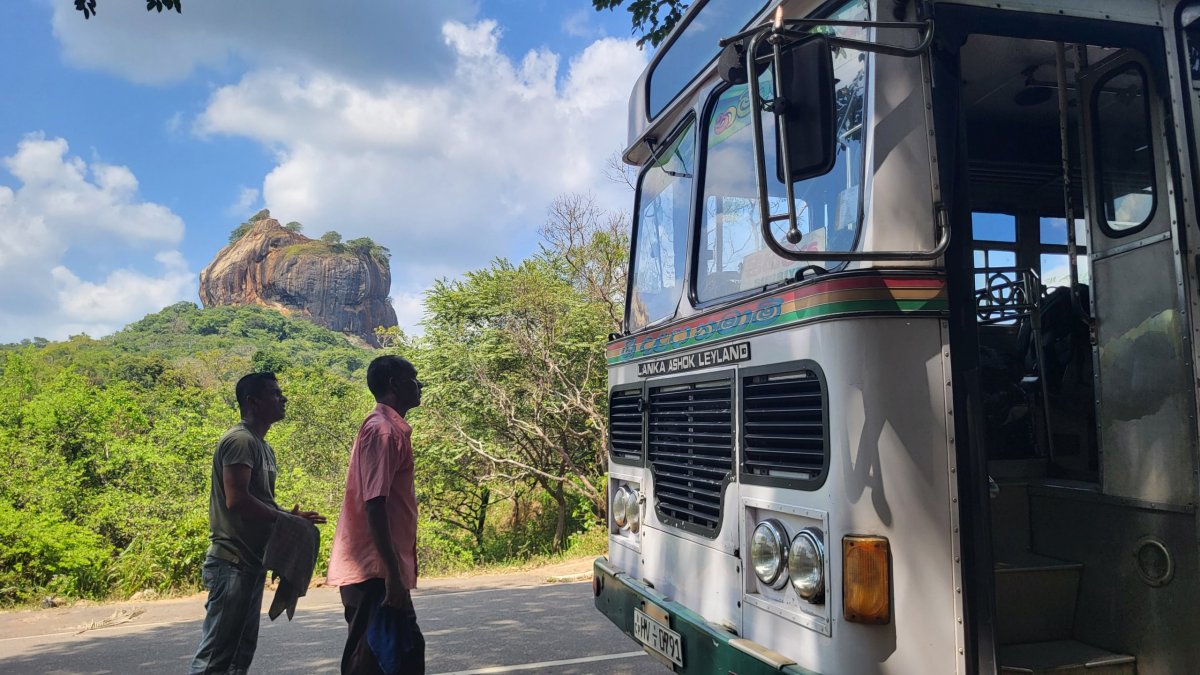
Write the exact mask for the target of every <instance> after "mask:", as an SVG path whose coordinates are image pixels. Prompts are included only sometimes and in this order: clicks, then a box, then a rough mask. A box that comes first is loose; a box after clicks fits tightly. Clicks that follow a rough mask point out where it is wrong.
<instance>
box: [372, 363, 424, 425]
mask: <svg viewBox="0 0 1200 675" xmlns="http://www.w3.org/2000/svg"><path fill="white" fill-rule="evenodd" d="M421 386H422V385H421V381H420V380H418V379H417V369H416V367H414V366H413V364H412V363H410V362H409V361H408V359H403V358H400V357H399V356H393V355H391V354H388V355H386V356H380V357H378V358H376V359H375V360H374V361H371V365H369V366H367V388H368V389H370V390H371V394H373V395H374V396H375V400H376V401H378V402H380V403H384V404H390V405H392V407H394V408H396V409H398V410H399V411H400V413H401V414H403V413H404V412H406V411H408V410H410V409H412V408H415V407H417V406H419V405H421Z"/></svg>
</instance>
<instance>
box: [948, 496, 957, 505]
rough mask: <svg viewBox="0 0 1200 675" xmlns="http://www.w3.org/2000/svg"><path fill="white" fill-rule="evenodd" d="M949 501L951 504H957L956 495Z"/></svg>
mask: <svg viewBox="0 0 1200 675" xmlns="http://www.w3.org/2000/svg"><path fill="white" fill-rule="evenodd" d="M950 502H951V503H952V504H957V503H958V497H955V498H953V499H951V500H950Z"/></svg>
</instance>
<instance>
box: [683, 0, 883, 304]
mask: <svg viewBox="0 0 1200 675" xmlns="http://www.w3.org/2000/svg"><path fill="white" fill-rule="evenodd" d="M833 16H834V18H838V19H846V20H869V19H870V15H869V12H868V9H867V6H866V3H865V2H861V1H858V0H856V1H855V2H852V3H849V4H847V5H846V6H845V7H843V8H842V9H841V10H840V11H838V12H836V13H835V14H834V15H833ZM829 30H830V31H831V32H834V33H835V34H837V35H840V36H843V37H851V38H857V39H863V38H864V37H865V35H864V29H862V28H859V27H849V28H847V27H838V28H833V29H829ZM866 73H867V69H866V55H865V54H864V53H863V52H860V51H856V50H852V49H845V48H835V50H834V77H836V78H837V90H836V100H837V110H836V114H837V133H838V137H837V140H838V142H837V161H836V164H835V165H834V168H833V170H832V171H830V172H829V173H827V174H825V175H823V176H818V177H815V178H811V179H809V180H806V181H802V182H800V183H798V184H797V185H796V213H797V219H798V225H799V228H800V231H801V232H802V233H803V235H804V238H803V239H802V240H801V241H800V242H799V243H798V244H796V245H794V246H790V248H793V249H795V250H799V251H849V250H851V249H853V248H854V244H855V239H856V235H857V232H858V227H859V216H860V212H861V209H860V204H861V190H860V186H861V183H862V176H863V139H864V136H863V108H864V97H865V92H866ZM771 81H772V76H771V73H770V71H767V72H765V73H763V75H762V77H761V78H760V80H759V84H760V89H761V93H762V96H763V97H764V98H770V97H771V96H772V95H773V94H772V91H773V87H772V83H771ZM749 96H750V94H749V87H748V86H747V85H744V84H742V85H735V86H731V87H728V88H726V89H724V90H722V91H720V93H719V94H718V95H717V99H716V102H715V103H714V104H713V105H712V106H711V107H710V108H709V109H708V113H707V114H706V116H705V120H704V123H705V128H704V130H703V133H704V135H705V144H706V148H707V152H706V155H705V158H704V160H703V161H704V186H703V202H702V211H701V219H702V220H701V226H700V227H701V229H700V237H699V246H700V251H699V256H698V261H699V264H698V265H697V270H696V299H697V300H698V301H700V302H707V301H710V300H717V299H719V298H723V297H726V296H730V295H734V294H737V293H741V292H744V291H750V290H754V289H760V288H762V287H764V286H768V285H771V284H774V283H778V282H780V281H784V280H785V279H787V278H788V277H789V276H791V275H792V274H794V273H795V271H796V270H798V269H800V268H801V267H803V266H804V265H805V264H806V263H804V262H795V261H791V260H786V259H784V258H781V257H779V256H778V255H776V254H775V253H774V252H772V251H771V250H770V249H769V248H767V245H766V243H765V242H764V241H763V238H762V226H761V219H760V217H759V206H758V193H757V188H756V186H755V173H754V168H753V167H754V151H753V145H752V144H753V142H754V131H753V127H752V125H751V124H750V109H751V108H750V100H749ZM773 128H774V117H773V115H772V114H771V113H766V112H764V113H763V129H764V130H767V131H766V133H765V134H764V136H765V138H764V146H765V150H766V153H767V157H766V165H767V166H768V167H773V166H774V165H775V134H774V133H772V132H771V131H770V130H771V129H773ZM767 173H768V180H769V184H768V191H769V194H770V195H771V201H772V204H771V211H772V213H781V212H783V211H785V210H786V204H785V203H784V201H785V199H786V198H785V197H784V195H785V194H786V192H785V189H784V185H783V183H781V182H779V181H778V180H776V178H775V173H774V171H770V170H769V171H768V172H767ZM786 226H787V224H786V222H783V221H780V222H778V223H776V224H775V225H774V227H775V228H776V230H777V232H776V240H777V241H780V242H786V239H784V237H783V236H782V234H783V232H784V230H785V229H786ZM785 245H786V244H785Z"/></svg>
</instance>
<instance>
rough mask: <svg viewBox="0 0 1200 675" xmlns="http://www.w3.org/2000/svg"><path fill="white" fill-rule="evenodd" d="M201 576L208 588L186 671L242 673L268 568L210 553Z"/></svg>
mask: <svg viewBox="0 0 1200 675" xmlns="http://www.w3.org/2000/svg"><path fill="white" fill-rule="evenodd" d="M203 579H204V585H205V586H206V587H207V588H208V602H206V603H205V604H204V610H205V616H204V627H203V628H202V634H201V636H200V646H199V647H198V648H197V649H196V656H195V658H193V659H192V665H191V668H190V669H189V671H188V672H190V673H193V674H196V675H199V674H202V673H203V674H204V675H207V674H208V673H222V674H224V673H233V674H237V675H240V674H242V673H245V672H246V671H247V670H249V669H250V662H251V661H252V660H253V659H254V650H255V648H257V647H258V623H259V616H258V615H259V612H261V611H262V597H263V582H264V581H266V579H267V572H266V570H261V569H246V568H244V567H243V566H240V565H235V564H233V563H231V562H229V561H227V560H221V559H220V558H214V557H212V556H209V557H207V558H205V560H204V574H203Z"/></svg>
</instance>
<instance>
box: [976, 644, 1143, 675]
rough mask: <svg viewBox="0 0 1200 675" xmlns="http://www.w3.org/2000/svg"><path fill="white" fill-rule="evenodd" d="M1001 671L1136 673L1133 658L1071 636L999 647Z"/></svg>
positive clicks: (1027, 674) (1014, 674)
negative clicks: (1072, 638)
mask: <svg viewBox="0 0 1200 675" xmlns="http://www.w3.org/2000/svg"><path fill="white" fill-rule="evenodd" d="M999 652H1000V653H999V658H1000V672H1001V673H1002V674H1003V675H1018V674H1020V675H1136V673H1137V659H1135V658H1134V657H1132V656H1128V655H1126V654H1114V653H1112V652H1109V651H1105V650H1103V649H1100V648H1099V647H1093V646H1091V645H1085V644H1083V643H1082V642H1076V641H1074V640H1057V641H1054V642H1030V643H1027V644H1020V645H1008V646H1007V647H1000V649H999Z"/></svg>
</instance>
